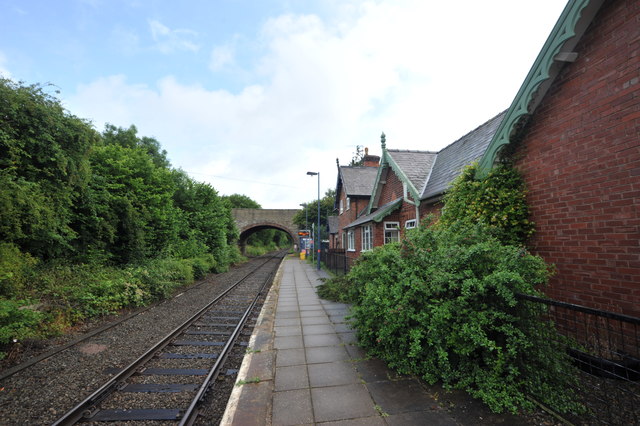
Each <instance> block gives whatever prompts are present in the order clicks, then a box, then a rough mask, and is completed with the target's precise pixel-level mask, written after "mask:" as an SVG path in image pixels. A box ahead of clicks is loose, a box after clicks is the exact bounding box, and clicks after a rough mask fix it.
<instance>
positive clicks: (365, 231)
mask: <svg viewBox="0 0 640 426" xmlns="http://www.w3.org/2000/svg"><path fill="white" fill-rule="evenodd" d="M372 248H373V238H372V236H371V225H365V226H363V227H362V251H367V250H371V249H372Z"/></svg>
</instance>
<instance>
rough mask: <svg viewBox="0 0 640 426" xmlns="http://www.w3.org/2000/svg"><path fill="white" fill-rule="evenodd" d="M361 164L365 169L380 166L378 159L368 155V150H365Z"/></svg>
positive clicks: (375, 156)
mask: <svg viewBox="0 0 640 426" xmlns="http://www.w3.org/2000/svg"><path fill="white" fill-rule="evenodd" d="M362 164H363V165H364V166H365V167H378V165H379V164H380V157H378V156H377V155H369V148H365V149H364V157H362Z"/></svg>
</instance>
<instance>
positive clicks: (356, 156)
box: [349, 145, 364, 166]
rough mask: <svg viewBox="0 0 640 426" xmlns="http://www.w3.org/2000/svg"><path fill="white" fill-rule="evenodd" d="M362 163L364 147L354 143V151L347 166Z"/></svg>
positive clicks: (360, 164)
mask: <svg viewBox="0 0 640 426" xmlns="http://www.w3.org/2000/svg"><path fill="white" fill-rule="evenodd" d="M362 165H364V147H363V146H362V145H356V152H354V153H353V157H351V162H350V163H349V166H362Z"/></svg>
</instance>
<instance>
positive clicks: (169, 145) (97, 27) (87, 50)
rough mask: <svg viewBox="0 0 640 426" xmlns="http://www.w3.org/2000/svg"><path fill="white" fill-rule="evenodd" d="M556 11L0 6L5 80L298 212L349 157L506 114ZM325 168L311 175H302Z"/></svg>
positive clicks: (0, 0) (544, 3) (178, 163)
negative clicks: (39, 87)
mask: <svg viewBox="0 0 640 426" xmlns="http://www.w3.org/2000/svg"><path fill="white" fill-rule="evenodd" d="M565 4H566V1H565V0H537V1H535V2H533V1H530V0H484V1H478V0H448V1H435V0H185V1H180V2H177V1H175V0H173V1H166V0H56V1H51V0H39V1H36V0H0V74H1V75H2V76H3V77H7V78H11V79H13V80H15V81H22V82H24V83H25V84H34V83H39V84H43V85H47V86H46V87H47V90H49V91H50V93H51V94H54V95H55V96H56V97H58V98H59V99H60V100H61V102H62V104H63V105H64V107H65V108H66V109H67V110H68V111H69V112H70V113H71V114H73V115H76V116H78V117H81V118H84V119H86V120H89V121H90V122H91V123H92V124H93V126H94V127H95V128H96V130H98V131H103V130H104V126H105V124H106V123H110V124H113V125H116V126H119V127H124V128H128V127H129V126H131V125H135V126H136V128H137V129H138V134H139V136H148V137H154V138H155V139H157V140H158V141H159V142H160V144H161V145H162V147H163V149H165V150H166V151H167V153H168V157H169V160H170V161H171V164H172V166H173V167H175V168H180V169H182V170H184V171H185V172H187V173H188V174H189V175H190V176H192V177H193V178H194V179H195V180H198V181H201V182H208V183H210V184H211V185H212V186H213V187H214V188H215V189H216V190H217V191H218V193H219V194H221V195H230V194H234V193H237V194H244V195H247V196H249V197H251V198H252V199H254V200H255V201H257V202H258V203H260V204H261V205H262V207H263V208H289V209H297V208H299V205H300V204H301V203H305V202H310V201H313V200H315V199H316V198H317V194H318V185H319V188H320V193H321V195H323V194H324V193H325V192H326V191H327V190H328V189H331V188H334V189H335V186H336V181H337V168H336V159H339V161H340V164H342V165H346V164H348V163H349V162H350V161H351V158H352V157H353V156H354V154H355V152H356V147H357V146H362V147H368V148H369V153H370V154H374V155H380V153H381V147H380V135H381V133H382V132H384V133H385V135H386V143H387V147H388V148H393V149H416V150H429V151H438V150H440V149H442V148H444V147H445V146H447V145H449V144H450V143H452V142H454V141H455V140H457V139H458V138H460V137H461V136H463V135H465V134H466V133H468V132H470V131H471V130H473V129H475V128H476V127H478V126H479V125H481V124H483V123H484V122H486V121H487V120H489V119H491V118H492V117H494V116H495V115H497V114H498V113H500V112H501V111H503V110H504V109H506V108H508V107H509V105H510V104H511V102H512V100H513V98H514V96H515V94H516V93H517V91H518V89H519V88H520V85H521V84H522V82H523V81H524V79H525V77H526V75H527V73H528V71H529V69H530V68H531V66H532V65H533V62H534V60H535V58H536V56H537V55H538V53H539V52H540V50H541V48H542V46H543V44H544V42H545V40H546V39H547V37H548V35H549V33H550V32H551V29H552V28H553V26H554V24H555V22H556V21H557V19H558V17H559V16H560V13H561V12H562V9H563V8H564V6H565ZM308 171H312V172H319V173H320V174H319V179H318V176H308V175H307V172H308Z"/></svg>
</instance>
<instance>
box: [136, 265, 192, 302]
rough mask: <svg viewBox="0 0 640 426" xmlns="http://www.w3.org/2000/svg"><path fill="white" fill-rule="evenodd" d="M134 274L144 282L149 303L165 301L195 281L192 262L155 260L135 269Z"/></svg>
mask: <svg viewBox="0 0 640 426" xmlns="http://www.w3.org/2000/svg"><path fill="white" fill-rule="evenodd" d="M133 274H134V276H136V277H137V278H138V279H140V281H141V282H142V285H143V288H144V290H145V292H146V294H147V295H148V301H152V300H161V299H164V298H166V297H168V296H169V295H170V294H171V292H172V291H173V290H174V289H176V288H177V287H180V286H182V285H185V284H191V283H192V282H193V279H194V278H193V269H192V267H191V264H190V261H189V260H177V259H154V260H152V261H149V262H147V263H146V264H145V265H144V266H139V267H137V268H135V269H134V270H133Z"/></svg>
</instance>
